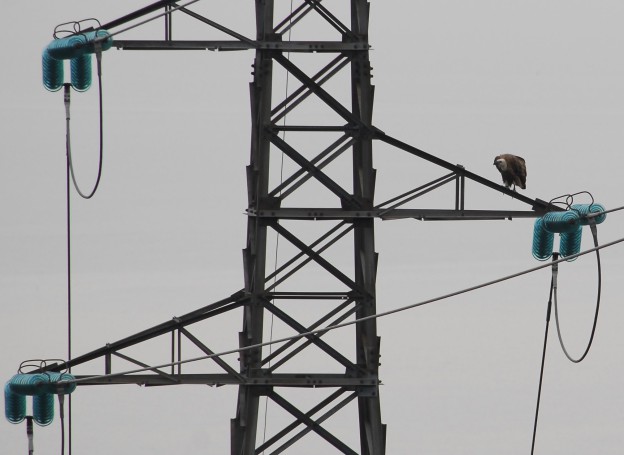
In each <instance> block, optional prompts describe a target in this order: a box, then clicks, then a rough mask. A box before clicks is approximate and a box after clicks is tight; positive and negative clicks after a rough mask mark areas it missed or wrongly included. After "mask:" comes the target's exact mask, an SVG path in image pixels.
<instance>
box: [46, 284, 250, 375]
mask: <svg viewBox="0 0 624 455" xmlns="http://www.w3.org/2000/svg"><path fill="white" fill-rule="evenodd" d="M248 298H249V297H248V296H246V295H245V294H244V292H243V291H238V292H236V293H234V294H232V295H231V296H230V297H226V298H225V299H223V300H220V301H218V302H215V303H213V304H211V305H208V306H205V307H202V308H200V309H198V310H195V311H191V312H190V313H187V314H185V315H183V316H180V317H177V318H174V319H172V320H170V321H167V322H163V323H161V324H158V325H156V326H153V327H151V328H149V329H146V330H143V331H142V332H139V333H136V334H134V335H131V336H129V337H126V338H123V339H121V340H119V341H116V342H113V343H108V344H106V346H104V347H101V348H99V349H96V350H94V351H91V352H89V353H87V354H84V355H81V356H79V357H75V358H73V359H71V360H69V361H67V362H66V363H64V364H61V365H58V364H54V365H50V366H48V367H47V368H44V369H42V370H41V371H58V370H61V369H65V368H70V367H75V366H76V365H80V364H83V363H86V362H89V361H91V360H95V359H98V358H100V357H104V356H106V355H109V354H112V353H115V352H116V351H119V350H121V349H125V348H128V347H130V346H134V345H136V344H139V343H142V342H144V341H147V340H151V339H152V338H156V337H158V336H161V335H164V334H166V333H170V332H172V331H173V330H176V329H179V328H181V327H185V326H187V325H190V324H194V323H196V322H199V321H203V320H205V319H208V318H211V317H214V316H217V315H219V314H223V313H226V312H228V311H231V310H234V309H236V308H239V307H241V306H243V305H244V303H245V302H246V301H247V300H248Z"/></svg>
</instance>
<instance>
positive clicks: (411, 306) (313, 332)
mask: <svg viewBox="0 0 624 455" xmlns="http://www.w3.org/2000/svg"><path fill="white" fill-rule="evenodd" d="M622 242H624V237H623V238H619V239H617V240H613V241H611V242H607V243H605V244H602V245H599V246H596V247H594V248H590V249H587V250H585V251H581V252H579V253H575V254H571V255H569V256H566V257H565V258H563V259H558V260H556V261H552V262H550V263H546V264H541V265H538V266H535V267H531V268H529V269H525V270H521V271H519V272H515V273H512V274H510V275H506V276H503V277H501V278H497V279H494V280H490V281H486V282H483V283H480V284H476V285H474V286H470V287H467V288H464V289H460V290H457V291H453V292H450V293H448V294H444V295H441V296H438V297H433V298H430V299H426V300H422V301H420V302H416V303H412V304H409V305H405V306H402V307H399V308H395V309H392V310H388V311H384V312H382V313H377V314H372V315H369V316H364V317H362V318H359V319H354V320H352V321H347V322H343V323H340V324H335V325H330V326H327V327H324V328H317V329H314V330H310V331H307V332H302V333H299V334H297V335H292V336H288V337H284V338H279V339H276V340H273V341H271V342H262V343H256V344H253V345H248V346H244V347H242V348H236V349H231V350H228V351H222V352H219V353H214V354H209V355H204V356H200V357H194V358H190V359H185V360H179V361H176V362H168V363H165V364H162V365H156V366H149V367H144V368H137V369H134V370H129V371H124V372H119V373H111V374H105V375H94V376H88V377H83V378H79V379H74V380H71V381H60V383H82V382H88V381H93V380H96V379H107V378H110V377H116V376H123V375H128V374H134V373H141V372H145V371H150V370H154V369H159V368H166V367H170V366H172V365H182V364H185V363H192V362H198V361H201V360H207V359H211V358H214V357H222V356H225V355H230V354H237V353H240V352H245V351H249V350H252V349H258V348H261V347H264V346H268V345H270V344H277V343H285V342H287V341H291V340H296V339H299V338H304V337H309V336H311V335H316V334H320V333H325V332H329V331H331V330H336V329H340V328H344V327H348V326H351V325H354V324H358V323H360V322H364V321H368V320H372V319H378V318H382V317H386V316H390V315H392V314H395V313H400V312H403V311H407V310H411V309H414V308H418V307H421V306H424V305H427V304H430V303H434V302H439V301H441V300H446V299H448V298H451V297H456V296H458V295H462V294H466V293H468V292H472V291H476V290H478V289H481V288H485V287H488V286H492V285H494V284H498V283H501V282H504V281H508V280H511V279H514V278H518V277H520V276H523V275H527V274H529V273H533V272H536V271H538V270H541V269H544V268H546V267H552V266H553V265H555V264H560V263H562V262H567V261H570V260H571V259H574V258H577V257H580V256H584V255H586V254H589V253H593V252H595V251H598V250H601V249H603V248H609V247H612V246H615V245H617V244H619V243H622Z"/></svg>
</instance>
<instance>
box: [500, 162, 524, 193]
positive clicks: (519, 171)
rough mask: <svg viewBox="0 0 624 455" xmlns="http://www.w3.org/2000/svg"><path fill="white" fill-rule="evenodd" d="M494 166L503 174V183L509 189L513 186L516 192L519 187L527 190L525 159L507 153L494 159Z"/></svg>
mask: <svg viewBox="0 0 624 455" xmlns="http://www.w3.org/2000/svg"><path fill="white" fill-rule="evenodd" d="M494 166H496V169H498V170H499V172H500V173H501V176H502V177H503V183H504V184H505V186H506V187H507V188H509V187H512V186H513V188H512V189H513V190H514V191H516V185H517V186H519V187H520V188H522V189H523V190H524V189H526V176H527V171H526V164H525V163H524V158H520V157H519V156H516V155H511V154H509V153H505V154H503V155H498V156H497V157H496V158H494Z"/></svg>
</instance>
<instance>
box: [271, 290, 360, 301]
mask: <svg viewBox="0 0 624 455" xmlns="http://www.w3.org/2000/svg"><path fill="white" fill-rule="evenodd" d="M264 296H265V297H266V298H267V299H269V300H271V299H292V300H308V299H312V300H347V299H349V294H348V293H345V292H340V291H338V292H331V291H326V292H316V291H309V292H306V291H301V292H289V291H283V292H267V293H265V294H264Z"/></svg>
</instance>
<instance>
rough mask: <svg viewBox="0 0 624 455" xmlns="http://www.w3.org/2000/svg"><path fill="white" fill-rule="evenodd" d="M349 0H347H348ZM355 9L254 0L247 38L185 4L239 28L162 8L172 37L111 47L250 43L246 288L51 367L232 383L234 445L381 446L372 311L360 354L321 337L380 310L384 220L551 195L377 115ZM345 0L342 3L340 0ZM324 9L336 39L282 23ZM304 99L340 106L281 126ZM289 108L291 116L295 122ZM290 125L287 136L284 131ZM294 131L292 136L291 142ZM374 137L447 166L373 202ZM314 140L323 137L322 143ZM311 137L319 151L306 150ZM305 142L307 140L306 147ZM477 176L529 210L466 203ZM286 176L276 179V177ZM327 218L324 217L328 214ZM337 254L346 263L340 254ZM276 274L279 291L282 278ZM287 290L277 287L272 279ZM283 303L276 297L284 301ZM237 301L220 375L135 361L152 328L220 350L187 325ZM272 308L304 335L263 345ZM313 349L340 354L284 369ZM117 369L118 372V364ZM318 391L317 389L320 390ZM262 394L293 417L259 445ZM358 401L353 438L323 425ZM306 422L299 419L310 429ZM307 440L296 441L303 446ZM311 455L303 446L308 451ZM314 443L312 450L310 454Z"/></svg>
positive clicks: (358, 338)
mask: <svg viewBox="0 0 624 455" xmlns="http://www.w3.org/2000/svg"><path fill="white" fill-rule="evenodd" d="M343 1H346V0H343ZM348 3H349V8H348V10H349V16H348V17H347V18H346V19H345V18H342V19H341V18H339V17H338V15H336V14H334V13H333V12H332V11H331V10H330V8H332V6H335V5H332V2H321V0H303V1H302V2H301V4H300V5H299V6H298V7H297V8H296V9H294V10H293V11H292V12H291V13H290V14H289V15H288V16H287V17H284V18H280V19H279V20H278V19H276V17H275V8H274V6H275V5H274V0H256V1H255V13H256V37H255V39H250V38H247V37H245V36H243V35H240V34H238V33H236V32H233V31H232V30H229V29H227V28H226V27H223V26H221V25H219V24H216V23H214V22H213V21H212V20H210V19H208V18H206V17H203V16H201V15H199V14H197V13H195V12H193V11H191V10H189V9H188V8H185V7H182V8H179V9H178V11H175V14H186V15H188V16H191V17H193V18H195V19H197V20H199V21H201V22H204V23H206V24H207V25H209V26H211V27H215V28H217V29H218V30H220V31H222V32H224V33H226V34H228V35H229V36H231V37H233V38H234V40H230V41H180V40H173V39H171V20H170V18H169V16H167V22H166V33H165V40H152V41H123V40H116V41H115V43H114V45H115V46H116V47H118V48H124V49H173V50H175V49H225V50H249V49H251V50H254V51H255V58H254V62H253V81H252V82H251V84H250V97H251V119H252V121H251V147H250V161H249V165H248V167H247V194H248V207H247V236H246V246H245V249H244V251H243V268H244V287H243V289H241V290H239V291H237V292H235V293H233V294H232V295H231V296H229V297H227V298H225V299H223V300H221V301H219V302H215V303H213V304H211V305H208V306H206V307H204V308H200V309H198V310H196V311H193V312H191V313H188V314H186V315H184V316H180V317H177V318H174V319H173V320H171V321H167V322H164V323H162V324H159V325H157V326H154V327H151V328H148V329H146V330H144V331H142V332H140V333H137V334H134V335H131V336H129V337H127V338H124V339H123V340H119V341H117V342H115V343H109V344H107V345H106V346H104V347H102V348H100V349H97V350H95V351H93V352H90V353H87V354H85V355H82V356H80V357H76V358H74V359H71V360H69V361H68V362H67V363H66V364H63V365H57V366H53V367H51V369H55V368H56V369H60V368H62V367H67V366H70V367H75V366H77V365H81V364H84V363H86V362H90V361H92V360H95V359H100V358H103V359H104V373H105V374H106V375H109V376H107V377H93V378H89V379H87V378H88V376H86V375H83V376H79V378H81V379H84V380H85V382H83V384H115V383H117V384H119V383H139V384H146V385H175V384H213V385H214V384H218V385H224V384H225V385H236V386H237V387H238V402H237V405H236V415H235V417H234V418H233V419H232V421H231V453H232V455H252V454H257V453H264V452H265V451H266V453H281V452H282V451H283V450H285V449H286V448H288V447H290V446H291V445H292V444H294V443H295V442H297V441H298V440H299V439H300V438H302V437H303V436H306V435H307V434H308V433H314V434H316V435H317V436H319V437H321V438H322V439H324V440H325V441H326V442H327V443H328V444H329V445H331V446H332V447H333V448H334V450H335V451H336V452H337V453H344V454H357V453H360V454H362V455H383V454H384V453H385V445H386V431H385V425H384V424H383V423H382V418H381V406H380V396H379V357H380V337H379V336H378V334H377V323H376V319H375V318H369V319H366V320H364V321H362V322H358V323H357V324H355V328H354V329H353V330H352V331H351V332H349V333H350V334H352V335H350V336H353V339H352V340H351V346H352V352H350V353H348V354H345V353H343V352H342V351H343V350H344V349H343V348H341V347H338V346H335V345H332V344H331V342H328V341H325V338H324V335H325V334H326V332H323V331H318V330H320V329H322V328H324V327H327V326H329V325H333V324H338V323H341V322H343V321H348V320H352V319H353V318H358V319H360V318H366V317H367V316H371V315H375V314H376V313H377V305H376V274H377V253H376V252H375V229H374V221H375V219H376V218H406V217H407V218H418V219H432V220H433V219H461V220H467V219H502V218H511V217H535V216H540V215H541V214H543V213H544V212H545V211H546V210H550V209H551V207H549V206H548V205H547V204H546V203H544V202H542V201H540V200H537V199H536V200H533V199H530V198H527V197H525V196H522V195H519V194H517V193H515V192H512V191H510V190H508V189H506V188H504V187H502V186H500V185H498V184H496V183H494V182H491V181H489V180H487V179H485V178H483V177H480V176H478V175H476V174H473V173H471V172H469V171H468V170H466V169H464V168H463V167H461V166H457V165H454V164H451V163H448V162H446V161H444V160H442V159H440V158H437V157H435V156H433V155H430V154H427V153H426V152H424V151H422V150H419V149H417V148H415V147H412V146H410V145H408V144H405V143H403V142H401V141H399V140H397V139H394V138H392V137H390V136H388V135H386V134H385V133H383V132H381V131H379V130H378V129H377V128H375V127H374V126H373V123H372V112H373V94H374V87H373V86H372V84H371V65H370V61H369V48H370V46H369V42H368V30H369V3H368V2H367V1H366V0H349V2H348ZM176 5H177V4H176V3H175V2H174V1H160V2H156V3H154V4H153V5H150V6H149V7H146V8H144V9H142V10H140V11H137V12H136V13H134V14H131V15H128V16H125V17H123V18H121V19H119V20H117V21H113V22H110V23H108V24H105V25H104V26H103V28H105V29H111V28H114V27H116V26H119V25H121V24H123V23H126V22H129V21H131V20H134V19H136V18H138V17H141V16H143V15H145V14H147V13H149V12H152V11H155V10H157V9H160V8H165V9H166V11H169V12H170V13H171V8H172V7H175V6H176ZM343 6H344V5H343ZM309 14H312V15H318V16H319V17H321V18H322V19H323V21H325V22H326V23H327V24H328V25H329V26H330V27H331V29H333V31H334V34H335V37H336V38H335V39H334V40H330V41H287V40H285V39H284V36H285V34H286V33H287V32H288V30H290V29H291V27H295V26H297V24H298V23H299V22H300V21H301V20H302V19H303V18H304V17H306V16H307V15H309ZM288 52H290V53H300V54H302V55H306V56H309V58H310V59H314V58H319V56H323V57H324V58H326V57H327V56H333V58H331V60H330V61H329V63H326V64H324V66H322V67H321V69H320V70H316V71H313V72H312V73H310V72H309V70H304V69H302V67H300V66H298V65H297V64H295V63H293V62H292V61H291V60H290V59H289V58H287V56H286V55H285V54H286V53H288ZM276 67H280V68H282V69H283V70H285V71H286V72H287V73H288V75H289V77H292V78H293V79H294V80H296V81H297V87H296V89H294V90H293V91H292V93H290V94H288V95H287V96H286V97H285V99H283V100H280V101H279V102H276V101H275V99H276V98H277V96H276V95H275V93H276V91H275V90H273V89H274V85H275V83H276V82H275V81H274V79H275V78H274V72H275V71H274V70H275V68H276ZM344 72H348V77H347V79H348V81H349V84H350V87H349V88H350V91H349V99H350V105H345V104H346V103H344V104H343V103H341V102H339V101H338V100H337V98H336V97H335V96H332V95H331V94H330V92H329V91H328V90H326V89H325V88H324V86H325V85H326V84H328V83H329V82H331V81H333V79H334V78H335V77H336V76H337V75H338V74H342V73H344ZM308 98H313V99H315V100H316V101H317V102H320V103H322V104H323V105H324V106H325V107H326V108H328V110H330V111H331V112H332V113H333V117H331V118H330V117H328V119H330V120H328V122H327V123H323V124H319V123H317V122H307V123H298V124H286V122H285V121H284V119H285V118H286V115H287V114H289V113H291V112H296V110H297V109H298V107H299V106H300V105H302V104H304V103H305V102H306V101H307V100H308ZM289 118H290V117H288V119H289ZM285 132H288V136H285V135H284V133H285ZM301 135H314V138H315V139H314V140H311V141H309V142H310V143H311V144H314V147H304V146H302V144H303V143H305V142H306V141H305V140H301V139H300V136H301ZM286 137H287V138H288V140H287V139H286ZM375 140H378V141H383V142H384V143H386V144H388V145H390V146H392V147H395V148H398V149H400V150H402V151H404V152H407V153H410V154H412V155H414V156H415V157H418V158H420V159H424V160H427V161H430V162H432V163H434V164H436V165H437V166H439V167H441V168H443V169H446V171H447V172H448V173H446V174H445V175H443V176H442V177H440V178H438V179H436V180H434V181H432V182H428V183H426V184H424V185H420V186H418V187H417V188H415V189H413V190H410V191H408V192H405V193H403V194H400V195H397V197H395V198H392V199H391V200H389V201H386V202H385V203H382V204H375V169H374V167H373V142H374V141H375ZM318 144H326V145H325V146H323V147H320V148H319V149H315V147H317V146H318ZM310 148H312V149H313V152H310ZM303 149H305V150H303ZM279 154H283V155H284V156H285V157H286V158H287V159H289V160H290V161H291V162H293V163H295V164H296V166H297V169H296V170H295V171H294V172H293V173H291V174H290V175H288V176H286V178H284V179H277V178H276V177H275V176H274V175H272V166H271V160H272V159H274V158H275V156H278V155H279ZM345 156H348V157H349V158H350V159H349V160H348V161H349V163H350V164H349V172H348V173H347V172H341V173H340V175H339V177H340V178H332V177H330V175H329V171H328V170H329V169H330V168H331V165H332V163H333V162H334V161H335V160H337V159H339V158H341V157H342V158H344V157H345ZM466 179H470V180H472V181H474V182H477V183H478V184H481V185H485V186H487V187H489V188H491V189H493V190H496V191H499V192H502V193H504V194H507V195H510V196H512V197H514V198H516V199H519V200H521V201H522V202H525V203H528V204H530V205H531V206H532V210H527V211H493V210H467V209H466V208H465V195H464V193H465V187H464V182H465V180H466ZM275 182H278V183H275ZM311 182H315V183H316V185H317V187H318V186H319V185H320V187H321V188H322V189H323V191H324V192H326V193H327V194H330V195H331V200H332V201H333V203H331V204H328V205H325V206H318V205H317V204H311V205H309V206H291V205H289V204H288V202H289V200H290V199H289V196H290V195H291V194H293V193H294V192H295V191H297V190H300V189H301V188H304V187H305V186H306V185H309V184H310V183H311ZM445 184H452V185H453V184H454V185H455V189H456V190H455V200H454V207H453V208H451V209H428V210H427V209H401V208H399V207H400V206H401V205H403V204H405V203H407V202H409V201H412V200H414V199H416V198H417V197H418V196H420V195H422V194H425V193H427V192H430V191H432V190H435V189H437V188H439V187H441V186H443V185H445ZM319 221H322V222H325V223H326V224H331V227H330V228H329V229H327V230H325V231H324V232H323V234H322V235H321V236H319V237H317V238H315V239H314V240H312V241H310V240H304V239H305V238H306V232H307V230H308V228H309V226H310V223H316V224H318V223H319ZM323 226H325V224H324V225H323ZM273 233H276V234H278V235H279V236H280V238H281V239H284V240H285V241H286V242H287V243H288V244H289V245H290V247H291V248H292V249H293V250H294V251H295V253H294V254H293V256H292V257H291V258H290V259H289V260H287V261H285V262H284V263H283V264H281V265H280V266H279V268H276V270H274V271H272V272H269V271H268V270H267V268H268V267H267V255H268V246H267V245H268V238H269V235H274V234H273ZM341 241H342V242H345V241H347V242H351V246H350V247H349V249H350V251H351V254H350V255H351V259H350V261H349V262H350V264H349V265H348V266H346V267H345V266H343V265H336V264H335V263H334V259H335V258H334V257H332V256H331V255H330V254H329V252H330V251H331V247H332V246H334V245H335V244H337V243H339V242H341ZM311 264H315V265H316V267H317V270H318V269H320V270H322V273H325V274H327V275H328V276H330V277H331V280H328V282H329V281H330V282H331V284H329V285H327V286H331V287H328V288H320V287H319V286H317V285H314V286H313V287H312V288H310V287H306V286H305V285H300V284H299V282H296V283H297V284H296V286H301V287H296V289H295V290H288V291H284V290H282V289H284V288H285V287H287V284H288V283H290V282H291V280H292V279H293V277H297V276H298V274H301V271H302V270H306V267H309V266H310V265H311ZM341 264H342V262H341ZM278 285H279V288H278ZM278 289H279V290H278ZM277 302H279V305H278V303H277ZM303 304H305V308H307V309H309V310H308V312H309V313H312V314H314V317H315V319H314V321H313V322H308V321H306V322H302V321H301V320H300V315H299V313H298V311H291V308H293V307H297V306H299V307H301V306H302V305H303ZM234 310H236V311H242V329H241V330H240V332H239V347H240V348H242V351H241V353H240V358H239V360H238V365H235V364H231V363H229V362H228V361H226V360H225V359H222V358H220V357H213V358H212V359H213V360H214V361H215V362H216V364H217V365H218V366H219V367H220V369H221V370H222V372H220V373H206V374H188V373H184V372H183V368H182V365H176V366H172V367H171V369H170V370H165V369H163V368H156V367H149V366H148V365H147V364H145V363H144V362H141V361H139V360H137V359H134V358H132V357H131V356H130V355H128V353H127V351H126V352H122V351H123V350H124V349H128V348H130V347H132V346H135V345H138V344H141V343H145V342H147V341H149V340H151V339H154V338H157V337H170V339H171V360H172V362H175V361H176V360H178V361H179V360H182V359H183V358H184V357H183V354H182V348H183V346H186V344H190V345H192V346H194V347H196V348H199V349H201V350H202V351H203V352H204V353H205V354H207V355H212V354H213V350H212V349H210V347H209V346H207V344H206V343H205V342H203V341H202V340H200V338H199V336H198V335H196V334H193V333H192V332H191V329H192V327H193V325H194V324H197V323H200V322H202V321H206V320H208V319H211V318H215V317H218V316H219V315H221V314H223V313H226V312H229V311H234ZM268 314H271V315H272V316H273V317H275V318H276V319H278V320H279V321H280V322H281V323H282V324H284V325H285V326H287V327H289V329H290V330H291V331H292V333H293V334H295V335H296V334H303V335H302V340H300V341H299V343H296V342H295V341H294V340H293V341H289V342H288V343H286V344H283V345H281V346H280V347H279V348H276V349H275V350H274V351H272V352H270V353H269V352H268V351H267V350H266V349H263V348H262V347H256V345H259V344H261V343H263V342H266V341H267V338H266V327H265V323H266V318H267V315H268ZM307 348H314V349H317V350H319V351H321V352H322V353H323V356H324V358H326V359H329V360H330V361H331V363H332V366H331V367H328V368H327V369H326V370H324V371H320V372H311V371H309V370H303V371H300V370H298V371H290V372H287V373H282V372H281V371H282V370H283V368H282V367H283V366H285V365H289V362H291V361H292V360H293V359H296V358H297V356H298V355H299V354H300V353H301V352H302V351H304V350H305V349H307ZM113 358H120V359H123V360H124V361H126V362H131V363H133V364H136V365H138V366H141V367H143V368H146V370H147V371H148V372H144V373H140V374H122V373H119V374H115V371H114V369H113V365H112V364H113V362H112V360H113ZM122 371H123V370H122ZM284 388H295V389H297V388H299V389H306V390H307V391H308V392H312V393H313V394H314V392H315V391H319V393H318V394H317V397H316V398H315V399H316V404H315V405H314V406H312V407H311V408H307V409H302V408H301V407H300V406H298V405H297V404H295V403H293V402H292V400H288V399H287V398H285V396H284V394H283V393H282V390H284ZM320 391H323V393H320ZM262 397H267V398H268V399H269V400H271V402H273V403H275V404H276V405H277V406H278V407H280V408H281V409H283V410H285V411H286V412H287V413H289V414H291V416H292V419H293V420H292V422H291V423H290V424H288V425H286V426H285V427H284V428H283V429H282V430H280V431H278V432H276V433H275V434H273V435H272V436H271V437H270V438H269V439H268V440H266V441H265V442H263V443H259V442H258V440H259V437H258V425H259V423H258V422H259V409H260V400H261V398H262ZM350 403H357V416H358V421H357V423H356V424H355V426H357V427H358V428H359V441H360V444H359V448H354V447H351V446H350V445H349V443H348V442H347V441H345V440H344V439H343V438H341V437H339V436H337V435H336V434H334V433H332V431H330V430H328V429H327V428H326V424H327V420H328V419H329V418H330V417H332V416H333V415H334V414H335V413H337V412H338V411H340V410H341V409H342V408H344V407H346V406H347V405H349V404H350ZM302 428H303V429H302ZM296 447H299V446H296ZM304 453H306V452H304ZM307 453H309V452H307Z"/></svg>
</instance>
